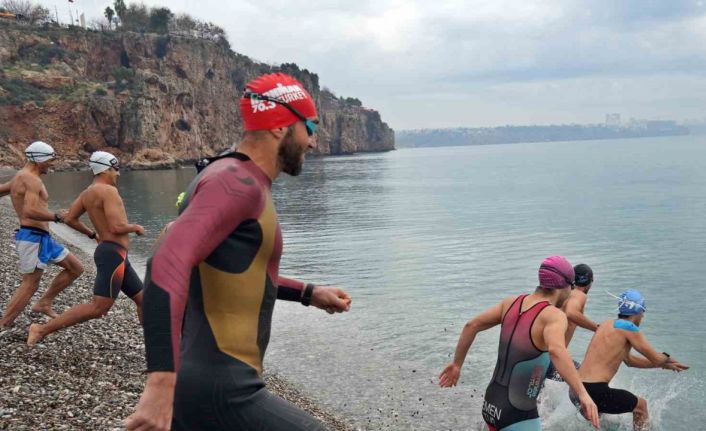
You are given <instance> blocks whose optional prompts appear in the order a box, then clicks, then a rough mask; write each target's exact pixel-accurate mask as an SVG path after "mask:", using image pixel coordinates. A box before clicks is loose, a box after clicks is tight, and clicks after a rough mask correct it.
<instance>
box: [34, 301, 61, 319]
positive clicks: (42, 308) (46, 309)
mask: <svg viewBox="0 0 706 431" xmlns="http://www.w3.org/2000/svg"><path fill="white" fill-rule="evenodd" d="M32 311H33V312H35V313H42V314H46V315H47V316H49V317H51V318H52V319H53V318H55V317H59V315H58V314H57V313H56V312H55V311H54V310H52V309H51V304H40V303H39V302H37V303H36V304H34V305H33V306H32Z"/></svg>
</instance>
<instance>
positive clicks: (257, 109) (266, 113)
mask: <svg viewBox="0 0 706 431" xmlns="http://www.w3.org/2000/svg"><path fill="white" fill-rule="evenodd" d="M250 93H254V94H255V95H261V96H264V97H265V98H269V99H276V100H278V101H280V102H282V103H286V104H288V105H289V106H291V107H292V108H294V109H295V110H296V111H297V112H299V113H300V114H301V115H303V116H304V117H305V118H307V119H308V118H314V117H316V116H317V113H316V106H315V105H314V99H312V97H311V95H310V94H309V92H307V91H306V90H305V89H304V86H303V85H302V84H301V83H300V82H299V81H297V80H296V79H294V78H292V77H291V76H289V75H287V74H284V73H271V74H268V75H262V76H260V77H257V78H255V79H253V80H252V81H250V82H248V83H247V85H246V86H245V93H244V94H243V97H242V98H241V99H240V113H241V115H242V116H243V123H244V125H245V130H248V131H250V130H269V129H276V128H278V127H287V126H291V125H292V124H294V123H296V122H297V121H302V119H301V118H299V117H298V116H297V115H296V114H295V113H294V112H292V111H290V110H289V109H287V107H286V106H284V105H282V104H281V103H275V102H272V101H268V100H262V99H258V98H257V97H255V96H250V95H249V94H250Z"/></svg>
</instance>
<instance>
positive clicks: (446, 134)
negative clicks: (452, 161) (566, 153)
mask: <svg viewBox="0 0 706 431" xmlns="http://www.w3.org/2000/svg"><path fill="white" fill-rule="evenodd" d="M691 133H692V131H691V129H690V128H689V127H687V126H683V125H679V124H677V123H676V122H674V121H642V122H635V123H632V124H628V125H624V126H620V125H603V124H587V125H579V124H571V125H550V126H502V127H479V128H461V127H459V128H449V129H416V130H400V131H396V133H395V142H396V145H397V147H398V148H414V147H449V146H465V145H492V144H516V143H523V142H559V141H587V140H601V139H626V138H651V137H659V136H685V135H690V134H691Z"/></svg>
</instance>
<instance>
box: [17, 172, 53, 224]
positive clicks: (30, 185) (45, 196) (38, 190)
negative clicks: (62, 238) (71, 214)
mask: <svg viewBox="0 0 706 431" xmlns="http://www.w3.org/2000/svg"><path fill="white" fill-rule="evenodd" d="M10 187H11V188H10V199H11V200H12V206H13V207H14V208H15V212H16V213H17V218H18V220H19V222H20V225H22V226H31V227H36V228H39V229H44V230H45V231H49V222H46V221H37V220H32V219H30V218H28V217H25V216H24V213H25V203H26V202H25V199H26V197H27V195H28V194H32V195H36V196H37V198H36V199H37V201H36V202H35V208H37V209H42V210H44V211H48V210H49V193H48V192H47V189H46V187H44V183H43V182H42V179H41V178H40V177H39V176H38V175H36V174H34V173H32V172H30V171H29V170H28V169H27V168H23V169H21V170H20V171H19V172H17V173H16V174H15V176H14V178H13V179H12V182H11V186H10Z"/></svg>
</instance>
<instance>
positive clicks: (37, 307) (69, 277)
mask: <svg viewBox="0 0 706 431" xmlns="http://www.w3.org/2000/svg"><path fill="white" fill-rule="evenodd" d="M25 156H26V157H27V163H26V164H25V166H24V167H23V168H22V169H20V170H19V171H18V172H17V173H16V174H15V176H14V177H13V178H12V180H10V181H9V182H8V183H5V184H2V185H0V196H4V195H7V194H9V195H10V197H11V200H12V206H13V207H14V208H15V212H16V213H17V218H18V220H19V222H20V228H19V229H18V230H17V233H16V234H15V241H16V246H17V253H18V254H19V258H20V272H21V273H22V283H21V284H20V287H19V288H18V289H17V290H16V291H15V293H14V294H13V295H12V298H10V301H9V302H8V304H7V305H6V307H5V312H4V313H3V315H2V319H0V329H1V328H5V327H9V326H12V325H13V323H14V321H15V319H16V318H17V316H19V314H20V313H21V312H22V310H24V309H25V307H26V306H27V304H29V302H30V300H31V299H32V295H34V293H35V292H36V291H37V288H38V287H39V281H40V279H41V278H42V274H43V273H44V270H45V269H46V268H47V265H49V264H54V265H58V266H60V267H62V268H63V270H62V271H61V272H60V273H59V274H58V275H57V276H56V277H55V278H54V280H52V282H51V284H50V285H49V288H48V289H47V291H46V292H45V293H44V295H42V297H41V298H40V299H39V300H38V301H37V302H36V303H35V304H34V305H33V306H32V311H34V312H36V313H43V314H46V315H47V316H49V317H56V316H57V314H56V313H55V312H54V310H52V302H53V300H54V298H55V297H56V296H57V295H58V294H59V293H61V291H63V290H64V289H65V288H66V287H67V286H68V285H70V284H71V283H72V282H73V281H74V280H75V279H76V278H78V276H80V275H81V274H82V273H83V265H81V262H79V260H78V259H77V258H76V256H74V255H73V254H71V252H69V251H68V250H67V249H66V248H65V247H64V246H63V245H61V244H59V243H58V242H56V241H55V240H54V239H53V238H52V236H51V234H50V233H49V222H51V221H53V222H57V223H61V222H62V219H63V213H61V212H60V213H52V212H49V209H48V201H49V194H48V193H47V189H46V188H45V187H44V183H43V182H42V179H41V176H42V175H44V174H46V173H47V172H49V168H50V167H51V165H52V164H53V162H54V160H55V159H56V153H55V152H54V149H53V148H52V147H51V146H50V145H49V144H46V143H44V142H41V141H37V142H34V143H33V144H31V145H30V146H28V147H27V149H26V150H25Z"/></svg>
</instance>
